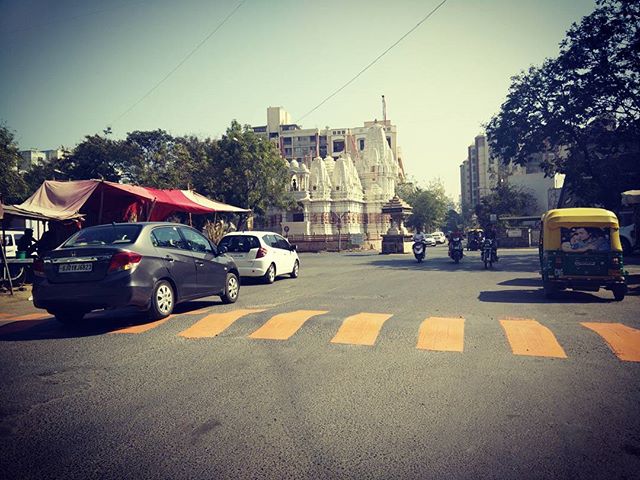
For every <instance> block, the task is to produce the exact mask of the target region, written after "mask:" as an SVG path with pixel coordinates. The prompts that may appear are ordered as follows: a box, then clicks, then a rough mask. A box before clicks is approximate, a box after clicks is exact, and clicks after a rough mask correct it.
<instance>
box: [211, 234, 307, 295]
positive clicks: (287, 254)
mask: <svg viewBox="0 0 640 480" xmlns="http://www.w3.org/2000/svg"><path fill="white" fill-rule="evenodd" d="M218 247H224V248H225V249H226V253H227V255H229V256H230V257H231V258H233V260H234V261H235V262H236V265H237V266H238V270H239V272H240V276H241V277H262V278H263V279H264V281H265V282H266V283H273V282H274V280H275V279H276V277H277V276H279V275H290V276H291V278H297V277H298V274H299V273H300V259H299V258H298V253H297V252H296V246H295V245H291V244H290V243H289V241H288V240H287V239H286V238H284V237H282V236H281V235H278V234H277V233H274V232H255V231H247V232H233V233H228V234H226V235H225V236H224V237H222V239H221V240H220V242H218Z"/></svg>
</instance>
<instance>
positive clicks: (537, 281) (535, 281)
mask: <svg viewBox="0 0 640 480" xmlns="http://www.w3.org/2000/svg"><path fill="white" fill-rule="evenodd" d="M498 285H503V286H505V287H540V288H542V279H541V278H512V279H511V280H505V281H504V282H500V283H498Z"/></svg>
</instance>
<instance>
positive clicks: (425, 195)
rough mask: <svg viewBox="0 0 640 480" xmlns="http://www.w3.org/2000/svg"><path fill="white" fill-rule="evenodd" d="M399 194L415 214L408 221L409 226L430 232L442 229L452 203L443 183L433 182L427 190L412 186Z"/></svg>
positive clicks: (400, 190)
mask: <svg viewBox="0 0 640 480" xmlns="http://www.w3.org/2000/svg"><path fill="white" fill-rule="evenodd" d="M407 185H408V184H407ZM399 193H401V194H402V195H404V200H405V201H406V202H407V203H408V204H409V205H411V206H412V207H413V212H412V214H411V215H410V216H409V218H408V219H407V221H406V225H407V226H409V227H411V228H414V229H416V230H423V231H428V232H430V231H433V230H435V229H436V228H438V227H440V225H441V224H442V222H443V220H444V219H445V216H446V214H447V210H448V206H449V204H450V202H451V200H450V199H449V198H448V197H447V196H446V194H445V191H444V185H443V184H442V182H440V181H434V182H431V183H430V184H429V185H428V186H427V187H426V188H422V187H419V186H413V185H411V186H409V187H407V188H404V189H402V188H401V189H399Z"/></svg>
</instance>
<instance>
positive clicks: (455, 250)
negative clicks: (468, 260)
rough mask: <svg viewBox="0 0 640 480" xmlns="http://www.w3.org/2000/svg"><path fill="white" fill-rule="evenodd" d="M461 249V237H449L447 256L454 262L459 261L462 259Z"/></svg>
mask: <svg viewBox="0 0 640 480" xmlns="http://www.w3.org/2000/svg"><path fill="white" fill-rule="evenodd" d="M463 250H464V249H463V247H462V238H460V237H453V238H452V239H451V244H450V245H449V256H450V257H451V259H452V260H453V261H454V262H455V263H458V262H460V260H462V257H463V256H464V253H463Z"/></svg>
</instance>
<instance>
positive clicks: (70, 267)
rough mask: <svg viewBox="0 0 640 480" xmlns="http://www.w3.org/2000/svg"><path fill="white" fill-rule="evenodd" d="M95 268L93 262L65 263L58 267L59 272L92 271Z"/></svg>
mask: <svg viewBox="0 0 640 480" xmlns="http://www.w3.org/2000/svg"><path fill="white" fill-rule="evenodd" d="M91 270H93V265H92V264H91V263H63V264H62V265H60V266H59V267H58V273H78V272H90V271H91Z"/></svg>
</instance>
